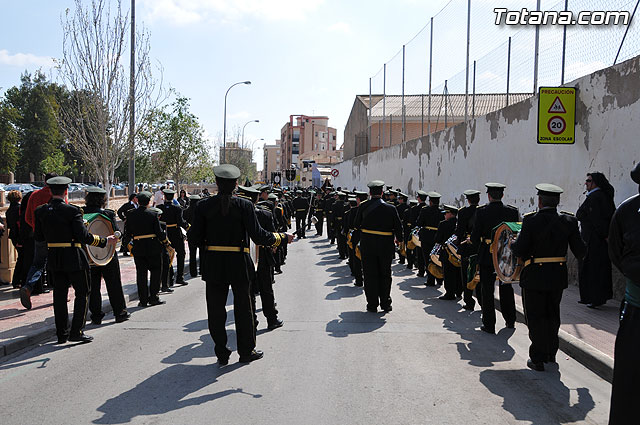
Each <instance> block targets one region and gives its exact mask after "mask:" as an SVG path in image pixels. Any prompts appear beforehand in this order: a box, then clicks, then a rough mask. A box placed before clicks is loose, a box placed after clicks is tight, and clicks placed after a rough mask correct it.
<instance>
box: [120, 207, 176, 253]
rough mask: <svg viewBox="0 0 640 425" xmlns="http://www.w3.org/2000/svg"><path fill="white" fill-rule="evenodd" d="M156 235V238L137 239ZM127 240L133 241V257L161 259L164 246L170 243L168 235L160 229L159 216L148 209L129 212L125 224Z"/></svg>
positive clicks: (141, 208) (142, 208)
mask: <svg viewBox="0 0 640 425" xmlns="http://www.w3.org/2000/svg"><path fill="white" fill-rule="evenodd" d="M143 235H154V237H149V238H144V239H136V237H137V236H143ZM124 238H125V240H131V239H133V249H132V250H131V252H132V253H133V255H134V256H135V255H140V256H145V257H149V258H157V259H158V261H159V259H160V258H161V257H160V253H162V250H163V244H166V243H168V242H169V241H168V240H167V234H166V233H165V232H164V231H163V230H162V229H161V228H160V221H159V220H158V215H157V214H156V213H155V212H153V211H149V210H148V209H147V208H146V207H142V206H140V207H138V208H136V209H135V210H129V212H128V213H127V219H126V221H125V222H124Z"/></svg>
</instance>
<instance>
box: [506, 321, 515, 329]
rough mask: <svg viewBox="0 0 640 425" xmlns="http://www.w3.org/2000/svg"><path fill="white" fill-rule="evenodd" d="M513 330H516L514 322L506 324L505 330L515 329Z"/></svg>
mask: <svg viewBox="0 0 640 425" xmlns="http://www.w3.org/2000/svg"><path fill="white" fill-rule="evenodd" d="M515 328H516V324H515V323H514V322H509V323H507V329H515Z"/></svg>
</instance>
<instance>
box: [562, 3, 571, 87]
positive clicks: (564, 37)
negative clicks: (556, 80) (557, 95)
mask: <svg viewBox="0 0 640 425" xmlns="http://www.w3.org/2000/svg"><path fill="white" fill-rule="evenodd" d="M568 6H569V0H564V11H565V12H566V11H567V7H568ZM566 52H567V26H566V25H564V28H563V29H562V71H561V74H560V85H561V86H564V63H565V62H564V61H565V56H566Z"/></svg>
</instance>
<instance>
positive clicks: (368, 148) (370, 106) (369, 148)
mask: <svg viewBox="0 0 640 425" xmlns="http://www.w3.org/2000/svg"><path fill="white" fill-rule="evenodd" d="M371 108H373V105H372V104H371V78H369V140H367V145H368V146H367V153H369V152H371V124H372V123H371Z"/></svg>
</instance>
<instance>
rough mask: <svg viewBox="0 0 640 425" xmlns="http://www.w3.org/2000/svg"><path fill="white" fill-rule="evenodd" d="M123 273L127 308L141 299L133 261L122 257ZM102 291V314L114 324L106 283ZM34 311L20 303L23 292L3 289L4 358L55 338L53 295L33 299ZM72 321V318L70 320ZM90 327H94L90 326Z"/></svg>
mask: <svg viewBox="0 0 640 425" xmlns="http://www.w3.org/2000/svg"><path fill="white" fill-rule="evenodd" d="M118 255H120V258H119V259H120V273H121V275H122V289H123V290H124V296H125V300H126V302H127V306H128V307H131V303H132V302H133V301H134V300H137V299H138V293H137V288H136V283H135V281H136V268H135V264H134V263H133V258H131V257H122V256H121V254H120V253H118ZM101 289H102V310H103V312H105V313H107V316H106V317H105V320H106V321H113V316H112V315H110V314H108V313H110V312H111V305H110V304H109V298H108V297H107V291H106V287H105V284H104V281H103V282H102V285H101ZM69 299H70V300H71V301H70V302H69V303H68V306H67V308H68V310H69V316H72V313H73V299H74V296H73V289H70V290H69ZM31 302H32V304H33V308H32V309H31V310H26V309H25V308H24V307H23V306H22V304H21V303H20V292H19V290H18V289H13V288H12V287H11V285H5V286H0V358H1V357H3V356H6V355H9V354H11V353H14V352H16V351H19V350H22V349H23V348H26V347H28V346H30V345H33V344H37V343H40V342H43V341H46V340H49V339H52V338H55V334H56V333H55V324H54V320H53V291H51V292H49V293H47V294H40V295H37V296H33V297H31ZM70 318H71V317H70ZM87 326H89V327H90V326H91V325H89V324H87Z"/></svg>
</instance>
